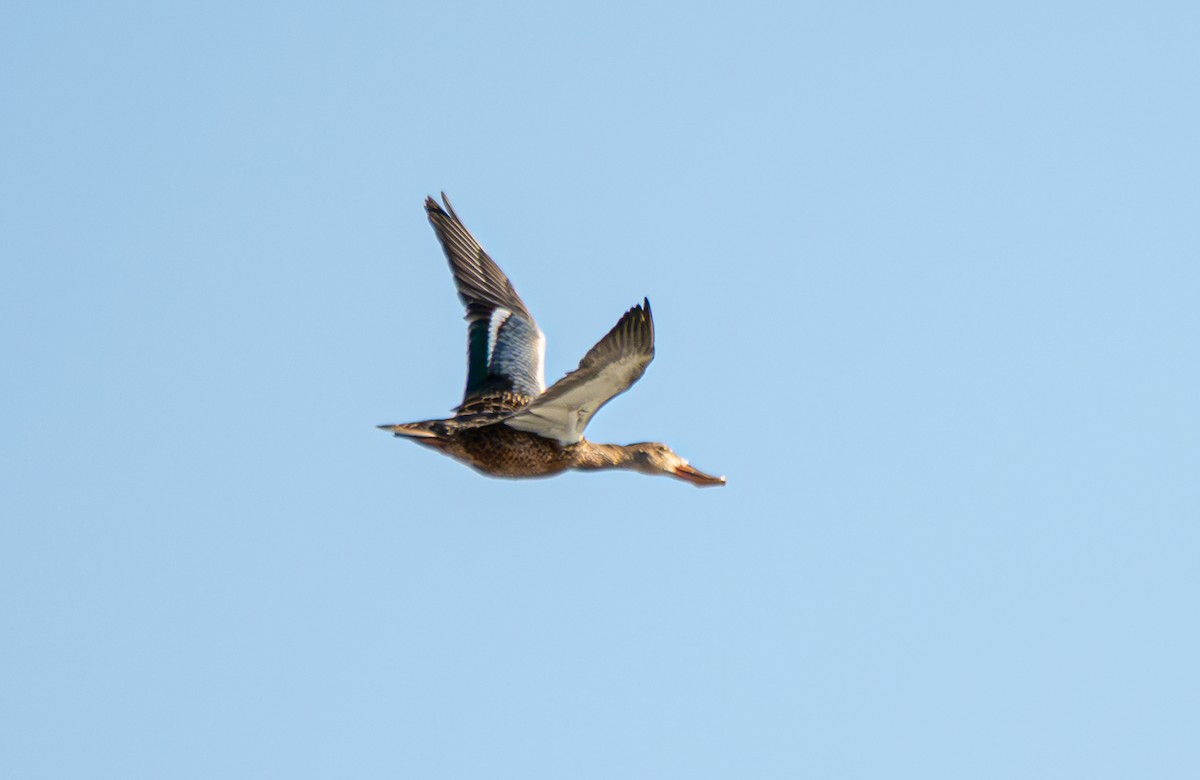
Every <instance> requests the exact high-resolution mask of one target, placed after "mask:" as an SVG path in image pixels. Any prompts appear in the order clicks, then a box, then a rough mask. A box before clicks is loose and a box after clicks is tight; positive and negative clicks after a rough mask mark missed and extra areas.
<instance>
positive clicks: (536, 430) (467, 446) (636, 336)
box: [378, 192, 725, 487]
mask: <svg viewBox="0 0 1200 780" xmlns="http://www.w3.org/2000/svg"><path fill="white" fill-rule="evenodd" d="M442 201H443V202H444V203H445V206H444V207H443V206H442V205H441V204H439V203H438V202H437V201H436V200H434V199H433V198H426V200H425V211H426V213H427V214H428V215H429V221H430V223H431V224H432V225H433V229H434V231H435V232H436V233H437V237H438V240H439V241H441V244H442V248H443V249H444V250H445V252H446V259H447V260H449V261H450V270H451V271H452V272H453V273H454V284H455V287H457V288H458V297H459V299H460V300H461V301H462V303H463V305H464V306H465V307H466V309H467V314H466V320H467V387H466V391H465V392H464V394H463V401H462V404H461V405H460V406H459V407H458V408H457V409H455V410H454V411H455V414H454V416H453V417H451V418H449V419H444V420H425V421H423V422H414V423H401V424H398V425H380V426H378V427H379V428H381V429H383V430H385V431H391V432H392V433H394V434H395V435H396V436H398V437H402V438H406V439H411V440H412V441H415V442H417V443H418V444H422V445H424V446H426V447H429V448H431V449H434V450H437V451H439V452H441V453H443V454H445V455H449V456H450V457H452V458H454V459H456V460H459V461H462V462H463V463H466V464H467V465H469V466H471V467H473V468H475V469H476V470H477V471H480V472H482V473H484V474H488V475H490V476H494V477H514V478H517V477H545V476H551V475H553V474H559V473H561V472H563V471H566V470H568V469H580V470H594V469H632V470H633V471H639V472H641V473H643V474H665V475H668V476H672V477H676V478H678V479H682V480H685V481H687V482H690V483H692V484H693V485H696V486H699V487H705V486H709V485H724V484H725V478H724V477H714V476H711V475H709V474H705V473H704V472H703V471H700V470H699V469H697V468H695V467H693V466H691V465H689V464H688V462H687V461H686V460H684V459H683V458H681V457H680V456H678V455H676V454H675V453H674V452H673V451H672V450H671V448H670V447H668V446H666V445H665V444H659V443H657V442H642V443H638V444H597V443H594V442H590V441H588V440H587V439H585V438H584V436H583V432H584V429H585V428H587V425H588V423H589V422H590V421H591V419H592V416H593V415H595V414H596V412H597V411H599V410H600V407H602V406H604V405H605V404H606V403H608V402H609V401H611V400H612V399H613V397H614V396H616V395H619V394H620V393H623V392H625V391H626V390H628V389H629V388H630V386H632V385H633V383H634V382H636V381H637V380H638V379H640V378H641V376H642V374H643V373H645V371H646V366H648V365H650V361H651V360H653V359H654V318H653V317H652V316H651V314H650V301H649V300H643V302H642V303H641V304H640V305H638V306H634V307H633V308H632V309H630V310H629V311H627V312H626V313H625V315H624V316H623V317H621V319H620V321H618V322H617V324H616V325H615V326H613V329H612V330H610V331H609V332H608V335H606V336H605V337H604V338H602V339H600V341H599V343H597V344H596V346H594V347H592V348H591V349H590V350H588V353H587V354H586V355H584V357H583V360H582V361H580V363H579V367H578V368H577V369H575V370H574V371H572V372H571V373H569V374H567V375H566V376H565V377H563V378H562V379H560V380H558V381H557V382H555V383H554V384H553V385H551V386H550V387H549V388H547V387H546V379H545V366H544V364H545V355H546V337H545V335H543V334H542V330H541V328H539V327H538V325H537V323H536V322H535V321H534V319H533V315H532V314H530V313H529V309H528V308H527V307H526V306H525V303H524V301H522V300H521V296H519V295H517V291H516V290H515V289H514V288H513V286H512V283H511V282H510V281H509V280H508V277H506V276H505V275H504V272H503V271H501V270H500V267H499V266H498V265H496V263H495V261H493V260H492V258H491V257H489V256H488V254H487V252H485V251H484V250H483V247H482V246H480V245H479V242H478V241H476V240H475V237H474V236H472V235H471V233H470V231H469V230H467V228H466V226H465V225H463V223H462V220H460V219H459V218H458V214H456V213H455V212H454V207H453V206H451V205H450V200H449V198H447V197H446V193H444V192H443V193H442Z"/></svg>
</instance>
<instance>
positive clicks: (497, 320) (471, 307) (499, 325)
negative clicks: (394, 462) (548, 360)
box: [425, 192, 546, 408]
mask: <svg viewBox="0 0 1200 780" xmlns="http://www.w3.org/2000/svg"><path fill="white" fill-rule="evenodd" d="M442 200H443V201H444V202H445V208H443V207H442V206H441V205H440V204H439V203H438V202H437V201H436V200H434V199H433V198H426V199H425V211H426V212H427V213H428V214H429V222H430V224H432V225H433V229H434V231H435V232H436V233H437V237H438V240H439V241H441V242H442V248H443V249H444V250H445V251H446V259H447V260H449V261H450V270H451V271H453V272H454V285H455V287H457V288H458V297H459V300H461V301H462V302H463V305H464V306H465V307H466V308H467V316H466V319H467V387H466V390H465V391H464V392H463V403H462V407H466V406H468V405H470V404H471V403H472V402H473V401H478V400H479V399H482V398H486V397H489V396H493V395H497V394H501V393H514V394H516V395H518V396H528V397H534V396H537V395H540V394H541V393H542V392H543V391H544V390H545V389H546V372H545V365H544V364H545V356H546V337H545V335H543V334H542V331H541V329H540V328H538V326H537V323H536V322H534V319H533V315H532V314H530V313H529V309H527V308H526V307H525V302H524V301H522V300H521V296H519V295H517V291H516V290H515V289H513V286H512V282H510V281H508V277H507V276H505V275H504V272H503V271H501V270H500V266H498V265H496V263H495V261H494V260H492V258H490V257H488V254H487V252H485V251H483V247H482V246H480V245H479V242H478V241H476V240H475V237H474V236H472V235H471V231H469V230H467V228H466V226H465V225H464V224H463V223H462V220H460V219H459V218H458V214H456V213H455V212H454V207H453V206H451V205H450V199H449V198H447V197H446V193H444V192H443V193H442ZM462 407H460V408H462Z"/></svg>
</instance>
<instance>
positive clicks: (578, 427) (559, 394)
mask: <svg viewBox="0 0 1200 780" xmlns="http://www.w3.org/2000/svg"><path fill="white" fill-rule="evenodd" d="M653 359H654V318H653V317H652V316H651V314H650V301H649V300H645V301H643V304H642V305H641V306H634V307H633V308H632V309H630V310H629V311H627V312H625V316H623V317H621V319H620V321H619V322H617V324H616V325H615V326H614V327H613V329H612V330H610V331H609V332H608V335H607V336H605V337H604V338H602V339H600V342H599V343H598V344H596V346H594V347H592V348H591V349H590V350H588V353H587V354H586V355H584V357H583V360H582V361H580V363H579V368H577V369H575V370H574V371H572V372H571V373H569V374H567V375H566V376H565V377H563V378H562V379H560V380H558V381H557V382H555V383H554V385H552V386H551V387H550V389H549V390H547V391H546V392H544V393H542V394H541V395H540V396H538V397H537V398H535V399H534V401H533V403H531V404H530V405H529V406H527V407H525V408H524V409H522V410H521V411H520V412H518V413H517V414H515V415H513V416H512V417H509V418H508V419H507V420H505V421H504V422H505V424H506V425H508V426H510V427H513V428H516V429H517V430H519V431H529V432H530V433H536V434H538V435H539V436H544V437H546V438H548V439H556V440H557V441H559V442H560V443H562V444H574V443H576V442H578V441H579V440H580V439H582V438H583V430H584V428H587V424H588V422H589V421H590V420H591V419H592V415H594V414H595V413H596V412H597V411H599V409H600V407H602V406H604V405H605V404H606V403H608V402H609V401H610V400H612V398H613V397H614V396H616V395H619V394H620V393H623V392H625V391H626V390H628V389H629V388H630V387H631V386H632V385H633V383H634V382H636V381H638V380H639V379H641V377H642V374H644V373H645V372H646V366H648V365H650V361H651V360H653Z"/></svg>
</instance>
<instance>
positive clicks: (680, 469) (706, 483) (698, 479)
mask: <svg viewBox="0 0 1200 780" xmlns="http://www.w3.org/2000/svg"><path fill="white" fill-rule="evenodd" d="M672 473H673V474H674V475H675V476H677V477H679V478H680V479H684V480H687V481H688V482H691V483H692V484H693V485H695V486H696V487H712V486H714V485H724V484H725V477H714V476H712V475H711V474H705V473H704V472H703V471H701V470H699V469H696V468H692V467H691V466H689V465H687V464H686V463H685V464H683V465H682V466H676V467H675V471H674V472H672Z"/></svg>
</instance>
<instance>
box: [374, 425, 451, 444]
mask: <svg viewBox="0 0 1200 780" xmlns="http://www.w3.org/2000/svg"><path fill="white" fill-rule="evenodd" d="M437 422H438V421H437V420H429V421H427V422H415V423H399V424H397V425H377V426H375V427H376V428H378V429H379V430H381V431H391V432H392V434H393V435H395V436H401V437H403V438H406V439H418V440H420V441H421V443H422V444H435V443H437V442H438V434H437V433H435V432H434V430H433V427H434V425H435V424H436V423H437Z"/></svg>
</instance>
